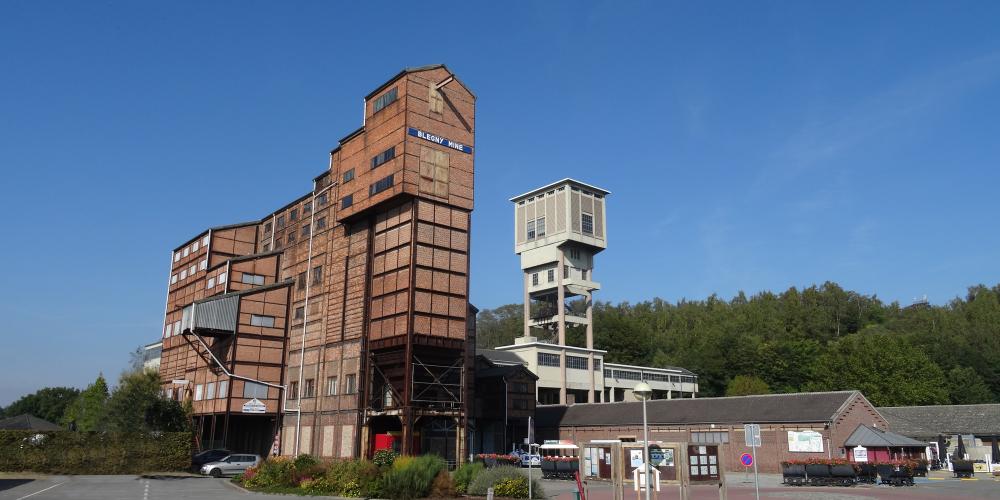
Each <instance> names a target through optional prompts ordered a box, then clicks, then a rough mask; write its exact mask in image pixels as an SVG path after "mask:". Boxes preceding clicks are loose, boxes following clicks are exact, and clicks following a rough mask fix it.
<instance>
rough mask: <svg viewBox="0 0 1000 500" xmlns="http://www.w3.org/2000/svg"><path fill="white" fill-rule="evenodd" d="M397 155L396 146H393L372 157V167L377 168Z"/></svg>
mask: <svg viewBox="0 0 1000 500" xmlns="http://www.w3.org/2000/svg"><path fill="white" fill-rule="evenodd" d="M395 157H396V147H395V146H393V147H391V148H389V149H387V150H385V151H382V152H381V153H379V154H377V155H375V156H374V157H372V168H375V167H377V166H379V165H381V164H383V163H385V162H387V161H389V160H391V159H393V158H395Z"/></svg>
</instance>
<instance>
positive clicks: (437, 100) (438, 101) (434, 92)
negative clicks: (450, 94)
mask: <svg viewBox="0 0 1000 500" xmlns="http://www.w3.org/2000/svg"><path fill="white" fill-rule="evenodd" d="M429 87H430V88H429V91H428V93H427V104H428V107H429V108H430V111H431V113H442V112H444V98H443V97H442V96H441V92H440V91H439V90H438V89H437V85H436V84H434V83H433V82H431V83H430V85H429Z"/></svg>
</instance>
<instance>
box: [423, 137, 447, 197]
mask: <svg viewBox="0 0 1000 500" xmlns="http://www.w3.org/2000/svg"><path fill="white" fill-rule="evenodd" d="M450 166H451V157H450V156H449V155H448V153H446V152H444V151H438V150H436V149H433V148H429V147H421V148H420V191H421V192H423V193H427V194H432V195H434V196H439V197H441V198H445V197H447V196H448V177H449V175H450V173H451V172H450Z"/></svg>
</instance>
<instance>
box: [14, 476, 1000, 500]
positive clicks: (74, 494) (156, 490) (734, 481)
mask: <svg viewBox="0 0 1000 500" xmlns="http://www.w3.org/2000/svg"><path fill="white" fill-rule="evenodd" d="M743 480H744V478H743V477H734V476H732V475H731V476H730V478H729V483H728V493H729V499H730V500H751V499H754V488H753V484H747V483H744V482H743ZM227 482H228V480H227V479H212V478H201V477H164V476H153V477H140V476H32V477H25V478H24V479H18V478H16V477H14V476H4V477H2V478H0V500H28V499H30V500H55V499H72V500H167V499H206V498H207V499H212V500H244V499H270V500H276V499H279V498H291V497H287V496H275V495H264V494H257V493H246V492H244V491H242V490H239V489H236V488H234V487H232V486H231V485H229V484H227ZM778 482H780V476H778V478H777V479H776V478H775V477H768V476H764V477H762V486H761V490H760V491H761V495H760V498H762V499H768V500H814V499H815V500H871V499H914V500H922V499H928V500H929V499H947V500H964V499H991V498H996V499H1000V481H996V480H993V479H992V478H987V477H982V478H979V479H977V480H975V481H960V480H957V479H950V478H941V479H938V480H933V481H930V480H923V481H921V482H920V483H919V484H917V485H916V486H913V487H901V488H893V487H890V486H855V487H852V488H813V487H791V486H781V485H779V484H778ZM575 484H576V483H575V482H572V481H548V480H546V481H543V487H544V488H545V491H546V494H547V496H549V497H550V498H555V499H558V500H573V493H572V492H573V489H574V488H575ZM587 489H588V490H589V498H588V500H610V499H611V498H612V497H613V495H612V491H611V485H610V484H608V483H600V482H591V483H590V484H589V485H588V488H587ZM678 496H679V495H678V492H677V488H676V487H670V486H664V487H663V488H662V490H661V491H660V492H659V494H658V495H656V496H655V497H654V499H655V500H674V499H677V498H678ZM304 498H315V497H304ZM690 498H691V500H717V499H718V498H719V494H718V489H717V488H715V487H712V486H698V487H693V488H692V491H691V497H690ZM624 500H645V499H644V498H643V497H637V496H636V495H635V492H634V491H628V492H626V495H625V498H624Z"/></svg>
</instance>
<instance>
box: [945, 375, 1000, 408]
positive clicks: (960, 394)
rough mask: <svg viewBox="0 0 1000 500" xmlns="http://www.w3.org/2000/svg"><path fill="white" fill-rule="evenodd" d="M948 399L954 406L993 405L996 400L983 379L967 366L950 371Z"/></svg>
mask: <svg viewBox="0 0 1000 500" xmlns="http://www.w3.org/2000/svg"><path fill="white" fill-rule="evenodd" d="M948 397H949V398H950V399H951V402H952V404H957V405H964V404H976V403H993V402H994V401H995V398H994V397H993V393H992V392H990V388H989V387H988V386H987V385H986V382H985V381H983V377H981V376H979V374H978V373H976V370H974V369H972V368H969V367H967V366H956V367H954V368H952V369H951V370H948Z"/></svg>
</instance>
